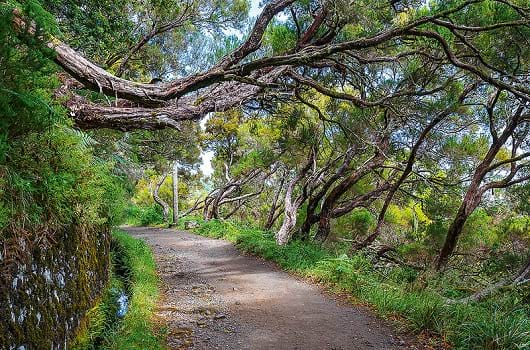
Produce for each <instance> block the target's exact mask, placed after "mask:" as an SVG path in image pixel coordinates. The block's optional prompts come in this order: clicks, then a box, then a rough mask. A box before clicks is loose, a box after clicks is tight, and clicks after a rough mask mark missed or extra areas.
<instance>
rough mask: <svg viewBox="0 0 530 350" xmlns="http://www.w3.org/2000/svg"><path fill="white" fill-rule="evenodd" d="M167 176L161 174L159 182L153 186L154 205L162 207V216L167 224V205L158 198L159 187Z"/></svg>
mask: <svg viewBox="0 0 530 350" xmlns="http://www.w3.org/2000/svg"><path fill="white" fill-rule="evenodd" d="M166 177H167V174H163V175H162V177H161V178H160V180H158V182H157V183H156V185H155V188H154V190H153V200H154V201H155V203H156V204H158V205H160V206H161V207H162V215H163V216H164V222H165V223H167V222H168V216H169V204H167V203H166V202H165V201H164V200H163V199H162V198H160V196H159V191H160V187H162V184H163V183H164V181H165V180H166Z"/></svg>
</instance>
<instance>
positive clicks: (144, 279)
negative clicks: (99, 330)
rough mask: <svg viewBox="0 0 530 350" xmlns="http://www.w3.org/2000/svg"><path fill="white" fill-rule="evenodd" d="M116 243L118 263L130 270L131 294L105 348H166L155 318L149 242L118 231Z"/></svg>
mask: <svg viewBox="0 0 530 350" xmlns="http://www.w3.org/2000/svg"><path fill="white" fill-rule="evenodd" d="M113 239H114V244H115V245H116V246H117V251H118V252H121V254H120V258H119V264H120V265H119V266H121V268H122V269H123V268H125V269H127V270H128V274H127V276H126V285H127V286H128V292H129V293H128V294H129V297H130V298H129V309H128V311H127V314H126V315H125V317H124V318H123V320H122V321H121V323H119V324H118V326H117V327H115V329H114V330H113V331H112V332H110V334H107V335H106V338H105V339H104V341H103V346H102V347H101V348H103V349H117V350H118V349H131V350H134V349H138V350H152V349H164V346H163V341H162V338H161V336H160V335H158V334H157V333H156V332H155V325H154V321H153V317H154V312H155V306H156V301H157V299H158V296H159V289H158V283H159V282H158V277H157V274H156V266H155V260H154V257H153V253H152V252H151V249H150V248H149V246H148V245H147V244H146V243H145V242H143V241H141V240H139V239H136V238H133V237H131V236H129V235H128V234H126V233H124V232H121V231H115V232H114V233H113Z"/></svg>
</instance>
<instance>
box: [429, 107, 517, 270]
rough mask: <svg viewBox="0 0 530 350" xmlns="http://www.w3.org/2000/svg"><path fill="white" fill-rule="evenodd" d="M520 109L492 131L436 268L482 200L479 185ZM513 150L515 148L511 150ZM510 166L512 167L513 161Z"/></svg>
mask: <svg viewBox="0 0 530 350" xmlns="http://www.w3.org/2000/svg"><path fill="white" fill-rule="evenodd" d="M522 110H523V107H522V105H521V106H520V107H519V108H518V110H517V111H516V112H515V113H514V115H513V116H512V117H511V118H510V120H509V121H508V122H507V125H506V127H505V128H504V130H503V132H502V133H501V135H499V136H497V134H496V133H495V132H492V135H493V143H492V144H491V145H490V147H489V149H488V152H487V153H486V155H485V156H484V158H483V160H482V161H481V162H480V164H479V165H478V166H477V168H476V169H475V172H474V174H473V178H472V180H471V184H470V185H469V187H468V189H467V191H466V194H465V196H464V199H463V201H462V203H461V204H460V207H459V208H458V212H457V214H456V217H455V218H454V220H453V222H452V223H451V225H450V226H449V230H448V232H447V236H446V238H445V242H444V244H443V247H442V249H441V250H440V253H439V254H438V257H437V259H436V269H437V270H441V269H442V268H444V267H445V266H446V265H447V263H448V261H449V258H450V256H451V255H452V254H453V252H454V251H455V249H456V246H457V243H458V239H459V237H460V235H461V234H462V230H463V228H464V224H465V223H466V221H467V219H468V218H469V216H470V215H471V214H472V213H473V211H474V210H475V209H476V208H477V206H478V205H479V204H480V201H481V200H482V195H483V193H484V189H483V188H481V187H480V185H481V183H482V181H484V178H485V176H486V175H487V174H488V172H489V171H490V169H489V168H490V166H491V164H492V162H493V161H494V160H495V157H496V156H497V153H499V150H500V149H501V148H502V146H504V144H505V143H506V141H507V140H508V139H509V138H510V137H511V136H512V135H513V132H514V130H515V129H516V128H517V126H518V123H519V117H520V115H521V113H522ZM490 123H491V122H490ZM490 127H491V128H492V130H494V128H495V126H494V125H491V126H490ZM513 152H515V149H514V150H513ZM512 156H515V154H512ZM512 167H514V164H513V163H512Z"/></svg>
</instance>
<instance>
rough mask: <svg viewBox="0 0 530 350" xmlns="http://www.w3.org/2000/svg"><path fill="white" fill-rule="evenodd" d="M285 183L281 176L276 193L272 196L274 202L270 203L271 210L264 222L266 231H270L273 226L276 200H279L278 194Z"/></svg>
mask: <svg viewBox="0 0 530 350" xmlns="http://www.w3.org/2000/svg"><path fill="white" fill-rule="evenodd" d="M284 182H285V177H283V176H282V178H281V180H280V185H279V186H278V188H277V189H276V193H275V194H274V200H273V201H272V205H271V208H270V210H269V213H268V215H267V221H266V222H265V226H264V228H265V229H266V230H270V229H271V227H272V225H273V224H274V217H275V216H276V215H275V214H276V210H277V209H278V199H279V198H280V194H281V192H282V190H283V184H284Z"/></svg>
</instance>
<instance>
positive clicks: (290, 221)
mask: <svg viewBox="0 0 530 350" xmlns="http://www.w3.org/2000/svg"><path fill="white" fill-rule="evenodd" d="M301 175H302V174H300V175H299V176H297V177H295V178H294V179H292V180H291V182H289V185H288V186H287V190H286V191H285V201H284V207H285V209H284V217H283V222H282V226H281V227H280V229H279V230H278V232H277V233H276V243H278V245H285V244H287V243H288V242H289V240H290V239H291V237H292V235H293V231H294V228H295V226H296V215H297V213H298V208H299V206H300V204H301V203H302V200H301V197H300V196H299V197H297V198H296V199H295V200H294V201H293V198H292V196H293V190H294V188H295V186H296V184H297V182H298V181H299V180H300V179H301V178H302V176H301Z"/></svg>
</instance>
